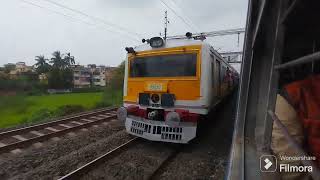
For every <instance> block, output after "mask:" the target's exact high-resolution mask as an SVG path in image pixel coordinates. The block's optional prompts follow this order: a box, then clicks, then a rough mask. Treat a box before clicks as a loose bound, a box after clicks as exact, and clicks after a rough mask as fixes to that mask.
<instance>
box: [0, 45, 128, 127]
mask: <svg viewBox="0 0 320 180" xmlns="http://www.w3.org/2000/svg"><path fill="white" fill-rule="evenodd" d="M46 61H48V60H47V59H45V58H44V57H43V56H38V57H37V62H38V63H37V64H36V66H37V71H38V73H44V72H46V71H48V69H49V72H47V73H48V75H49V84H43V83H41V82H38V81H36V80H35V79H37V78H31V79H30V77H32V76H26V77H24V76H21V77H19V78H17V79H9V78H8V77H7V76H6V75H5V74H3V73H2V74H0V92H1V90H2V91H4V92H6V91H7V92H15V93H14V94H17V95H15V96H1V95H0V115H1V116H0V128H4V127H11V126H15V125H19V124H29V123H33V122H40V121H46V120H48V119H50V118H55V117H59V116H64V115H70V114H72V113H76V112H81V111H85V110H90V109H94V108H102V107H108V106H119V105H121V103H122V94H123V93H122V88H123V77H124V62H122V63H121V64H120V65H119V66H118V68H116V69H115V71H114V75H113V77H112V79H111V83H110V85H109V86H108V87H107V88H106V87H94V88H90V89H74V92H73V93H66V94H54V95H48V94H46V88H47V87H48V86H49V87H52V88H58V89H59V88H70V87H71V84H72V81H71V79H72V73H70V66H71V65H72V64H74V57H73V56H70V53H68V54H67V55H65V56H64V57H63V58H62V56H61V54H60V52H58V51H57V52H55V53H54V54H53V58H51V61H50V63H51V64H52V65H48V63H46ZM49 66H51V67H49ZM48 67H49V68H48ZM28 78H29V79H28ZM62 79H63V80H62Z"/></svg>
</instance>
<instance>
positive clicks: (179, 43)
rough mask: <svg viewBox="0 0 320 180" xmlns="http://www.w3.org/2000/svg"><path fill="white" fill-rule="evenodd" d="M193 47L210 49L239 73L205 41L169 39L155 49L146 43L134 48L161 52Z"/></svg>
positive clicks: (139, 50)
mask: <svg viewBox="0 0 320 180" xmlns="http://www.w3.org/2000/svg"><path fill="white" fill-rule="evenodd" d="M192 45H202V46H205V47H207V48H208V49H210V50H209V51H210V52H211V53H213V54H214V55H215V56H218V57H219V58H220V59H221V60H222V61H223V62H225V63H226V64H227V65H228V67H229V68H231V69H232V70H233V71H235V72H237V71H236V70H235V69H234V68H233V67H232V66H231V65H230V64H229V63H227V62H226V61H225V59H224V58H223V57H222V56H221V54H219V52H217V51H216V50H215V49H214V48H213V47H212V45H210V44H209V43H207V42H206V41H203V40H195V39H187V38H184V39H167V40H166V41H165V43H164V45H163V46H161V47H158V48H155V47H151V46H150V44H148V43H144V44H142V45H139V46H136V47H134V50H135V51H137V52H141V51H149V50H161V49H166V48H173V47H180V46H192Z"/></svg>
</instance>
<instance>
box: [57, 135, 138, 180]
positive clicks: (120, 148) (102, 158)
mask: <svg viewBox="0 0 320 180" xmlns="http://www.w3.org/2000/svg"><path fill="white" fill-rule="evenodd" d="M137 139H138V137H135V138H133V139H131V140H130V141H128V142H126V143H124V144H122V145H120V146H118V147H117V148H115V149H113V150H111V151H109V152H107V153H106V154H103V155H102V156H100V157H98V158H96V159H94V160H93V161H91V162H89V163H87V164H85V165H83V166H81V167H80V168H78V169H76V170H74V171H72V172H70V173H69V174H67V175H65V176H63V177H61V178H59V180H72V179H79V178H80V177H81V176H83V175H84V174H85V173H87V172H89V171H90V170H92V169H94V168H96V167H97V166H99V165H100V164H102V163H103V162H105V161H106V160H109V159H112V158H114V157H115V156H116V155H118V154H120V153H121V152H123V151H124V150H126V149H128V148H129V147H130V146H132V145H134V144H136V143H137Z"/></svg>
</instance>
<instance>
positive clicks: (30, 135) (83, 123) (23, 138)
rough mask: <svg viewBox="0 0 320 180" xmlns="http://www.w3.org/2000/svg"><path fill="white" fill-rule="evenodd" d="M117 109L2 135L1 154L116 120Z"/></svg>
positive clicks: (0, 139)
mask: <svg viewBox="0 0 320 180" xmlns="http://www.w3.org/2000/svg"><path fill="white" fill-rule="evenodd" d="M116 109H117V108H106V109H99V110H95V111H90V112H85V113H80V114H76V115H72V116H66V117H64V118H62V119H58V120H54V121H50V122H46V123H42V124H37V125H33V126H28V127H24V128H20V129H14V130H10V131H6V132H1V133H0V154H1V153H5V152H8V151H11V150H14V149H18V148H24V147H28V146H30V145H32V144H34V143H37V142H42V141H45V140H48V139H50V138H54V137H58V136H62V135H64V134H66V133H69V132H72V131H76V130H79V129H83V128H87V127H90V126H92V125H96V124H100V123H103V122H105V121H108V120H112V119H114V118H116Z"/></svg>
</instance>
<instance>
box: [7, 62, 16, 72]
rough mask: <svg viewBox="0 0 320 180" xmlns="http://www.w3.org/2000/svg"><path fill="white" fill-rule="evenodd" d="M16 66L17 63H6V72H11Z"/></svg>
mask: <svg viewBox="0 0 320 180" xmlns="http://www.w3.org/2000/svg"><path fill="white" fill-rule="evenodd" d="M15 68H16V65H15V64H11V63H9V64H5V65H4V72H5V73H9V72H10V71H12V70H14V69H15Z"/></svg>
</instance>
